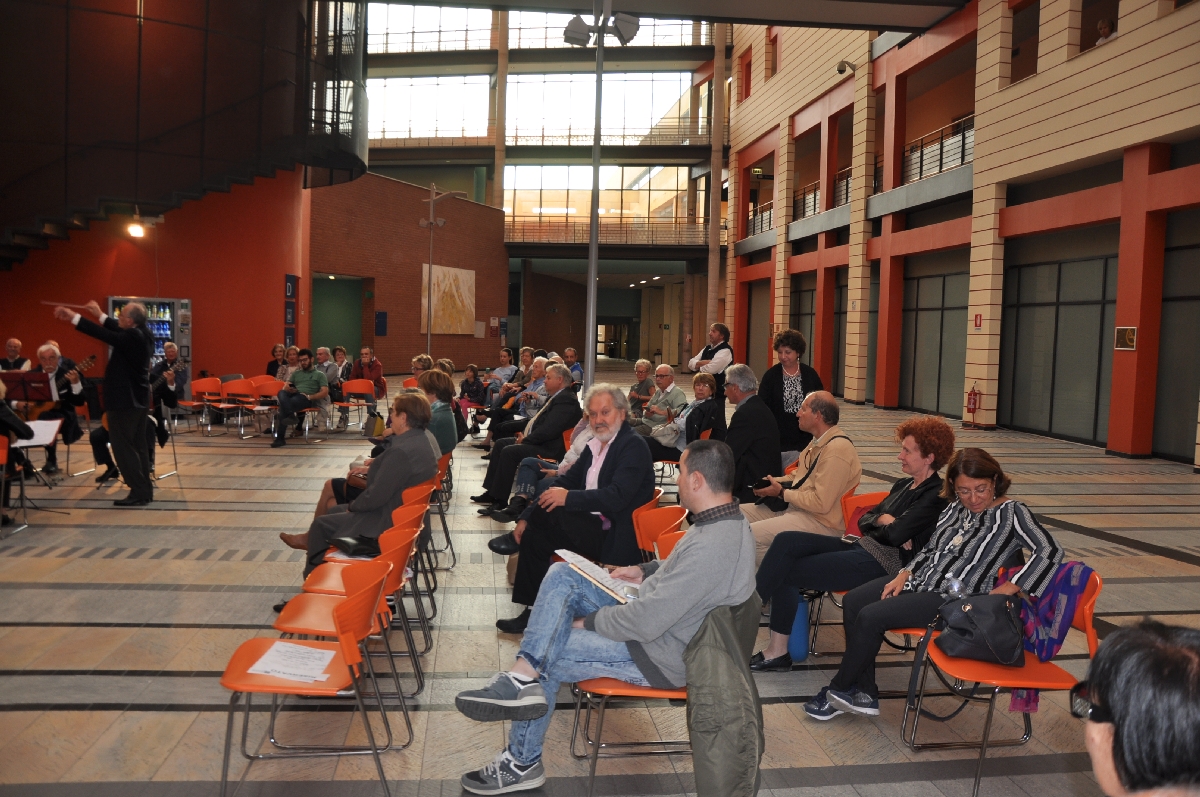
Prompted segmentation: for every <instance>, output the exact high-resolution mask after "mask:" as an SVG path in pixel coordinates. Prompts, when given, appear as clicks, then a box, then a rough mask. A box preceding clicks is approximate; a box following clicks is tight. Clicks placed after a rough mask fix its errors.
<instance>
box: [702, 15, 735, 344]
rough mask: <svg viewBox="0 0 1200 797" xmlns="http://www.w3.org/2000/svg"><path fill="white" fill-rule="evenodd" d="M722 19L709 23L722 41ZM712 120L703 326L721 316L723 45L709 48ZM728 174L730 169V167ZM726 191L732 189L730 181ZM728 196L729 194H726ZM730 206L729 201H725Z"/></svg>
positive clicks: (723, 38) (723, 122)
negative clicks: (718, 302)
mask: <svg viewBox="0 0 1200 797" xmlns="http://www.w3.org/2000/svg"><path fill="white" fill-rule="evenodd" d="M725 30H726V28H725V23H724V22H719V23H717V24H716V25H713V38H714V39H715V40H716V41H718V42H724V41H725ZM711 93H712V121H711V124H710V125H709V130H710V131H711V133H712V150H711V154H710V157H709V174H710V175H711V178H710V182H709V186H710V187H711V190H710V191H709V192H708V297H707V299H708V301H707V305H706V307H705V314H704V317H705V318H706V319H707V324H706V326H711V325H712V324H715V323H717V322H718V321H720V320H721V319H720V318H718V317H717V300H718V298H719V297H720V290H721V170H722V169H723V168H724V166H725V47H724V45H720V46H716V47H714V48H713V76H712V86H711ZM729 173H730V175H732V174H733V169H732V167H730V172H729ZM730 183H731V184H730V192H732V190H733V186H732V180H731V181H730ZM730 199H731V200H732V196H731V197H730ZM729 205H730V207H733V202H732V201H731V202H730V203H729ZM729 251H730V252H731V253H732V252H733V242H732V241H730V243H729Z"/></svg>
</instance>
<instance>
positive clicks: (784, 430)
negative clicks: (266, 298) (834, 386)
mask: <svg viewBox="0 0 1200 797" xmlns="http://www.w3.org/2000/svg"><path fill="white" fill-rule="evenodd" d="M800 383H801V385H803V387H804V395H806V396H807V395H808V394H809V393H814V392H816V391H818V390H824V389H825V386H824V385H822V384H821V377H820V376H819V375H818V374H817V372H816V371H814V370H813V369H812V368H809V367H808V366H807V365H805V364H804V363H800ZM758 395H759V396H760V397H762V400H763V402H765V403H766V405H767V406H768V407H770V408H771V413H772V414H773V415H774V416H775V423H776V424H777V425H778V426H779V450H780V451H803V450H804V449H805V448H807V447H808V444H809V443H811V442H812V435H810V434H809V433H808V432H803V431H801V430H800V421H799V420H797V419H796V413H794V412H787V411H785V410H784V409H783V365H781V364H780V363H775V364H774V365H772V366H771V367H770V368H768V369H767V371H766V373H764V374H763V376H762V381H761V382H759V383H758Z"/></svg>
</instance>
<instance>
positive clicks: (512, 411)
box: [475, 357, 549, 450]
mask: <svg viewBox="0 0 1200 797" xmlns="http://www.w3.org/2000/svg"><path fill="white" fill-rule="evenodd" d="M548 364H549V362H548V361H547V360H546V358H545V357H537V358H535V359H534V360H533V363H532V364H531V365H530V366H529V372H528V374H527V376H528V379H527V381H526V383H525V387H524V388H522V389H521V390H520V391H519V392H516V391H514V393H513V395H510V396H509V397H508V398H507V399H505V398H503V396H501V399H502V400H497V402H496V404H495V405H494V406H493V407H492V409H491V412H489V413H488V417H490V418H491V422H490V423H489V424H488V433H487V437H485V438H484V439H483V442H482V443H477V444H476V445H475V447H476V448H482V449H484V450H491V448H492V443H493V441H494V440H496V439H499V438H501V437H510V436H512V435H514V434H516V433H517V432H519V431H521V430H522V429H524V428H525V425H526V424H527V423H529V419H530V418H532V417H533V416H534V415H535V414H536V413H537V411H538V410H539V409H541V407H542V405H543V404H545V403H546V399H547V398H548V397H547V395H546V387H545V382H546V366H547V365H548ZM510 384H511V383H510Z"/></svg>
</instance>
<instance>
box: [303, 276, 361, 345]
mask: <svg viewBox="0 0 1200 797" xmlns="http://www.w3.org/2000/svg"><path fill="white" fill-rule="evenodd" d="M362 306H363V295H362V280H361V279H358V278H356V277H340V276H337V275H336V274H318V275H313V281H312V347H313V350H314V351H315V350H316V348H317V347H318V346H327V347H329V349H331V350H332V349H333V347H334V346H344V347H345V348H346V351H347V352H349V354H348V356H349V357H350V359H354V356H355V354H356V353H357V352H358V350H359V348H361V346H362Z"/></svg>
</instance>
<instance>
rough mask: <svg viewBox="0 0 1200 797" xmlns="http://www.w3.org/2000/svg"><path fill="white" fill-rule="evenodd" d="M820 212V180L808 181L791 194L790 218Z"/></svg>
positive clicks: (803, 216) (799, 217)
mask: <svg viewBox="0 0 1200 797" xmlns="http://www.w3.org/2000/svg"><path fill="white" fill-rule="evenodd" d="M820 212H821V181H820V180H818V181H817V182H815V183H809V184H808V185H806V186H804V187H803V188H800V189H797V190H796V192H795V193H794V194H792V218H793V219H803V218H805V217H807V216H813V215H816V214H817V213H820Z"/></svg>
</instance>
